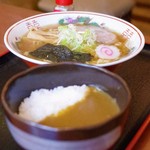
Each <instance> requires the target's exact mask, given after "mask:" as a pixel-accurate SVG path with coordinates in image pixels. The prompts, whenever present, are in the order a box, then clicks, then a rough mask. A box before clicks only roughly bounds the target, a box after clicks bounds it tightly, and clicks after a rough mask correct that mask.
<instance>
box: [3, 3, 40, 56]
mask: <svg viewBox="0 0 150 150" xmlns="http://www.w3.org/2000/svg"><path fill="white" fill-rule="evenodd" d="M38 13H41V12H40V11H33V10H30V9H25V8H20V7H16V6H12V5H6V4H2V3H0V14H1V15H0V30H1V31H0V56H2V55H4V54H6V53H7V52H8V50H7V49H6V47H5V45H4V42H3V41H4V40H3V39H4V33H5V32H6V30H7V29H8V28H9V27H10V26H11V25H12V24H14V23H16V22H17V21H19V20H21V19H24V18H26V17H29V16H31V15H36V14H38Z"/></svg>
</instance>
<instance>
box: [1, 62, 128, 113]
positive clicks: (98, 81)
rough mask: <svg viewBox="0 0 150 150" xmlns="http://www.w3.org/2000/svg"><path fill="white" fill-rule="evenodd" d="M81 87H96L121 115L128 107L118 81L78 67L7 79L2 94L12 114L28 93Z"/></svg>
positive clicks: (104, 73)
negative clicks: (119, 110) (111, 98)
mask: <svg viewBox="0 0 150 150" xmlns="http://www.w3.org/2000/svg"><path fill="white" fill-rule="evenodd" d="M83 84H86V85H96V86H98V87H100V88H101V89H102V90H103V91H105V92H107V93H108V94H110V95H111V96H112V97H113V98H116V100H117V103H118V104H119V107H120V109H121V112H123V111H124V110H125V109H126V108H127V106H128V104H129V99H130V94H129V90H128V87H127V85H126V84H125V83H124V81H123V80H122V79H121V78H120V77H118V76H116V75H114V74H112V73H110V72H108V71H106V70H102V69H100V68H98V67H96V68H95V67H94V66H88V65H81V64H78V65H77V64H76V65H73V64H67V63H65V64H64V63H62V64H59V65H51V66H49V65H48V66H47V65H46V66H42V67H37V68H36V69H35V68H34V69H30V70H27V71H25V72H23V73H20V74H18V75H16V76H14V77H13V78H12V79H10V80H9V82H8V84H7V86H6V89H5V90H6V91H5V92H4V93H3V94H4V97H5V103H6V104H7V105H8V107H9V109H10V110H11V111H12V112H14V113H15V112H17V110H18V106H19V105H20V103H21V101H22V100H23V99H24V98H25V97H28V96H29V95H30V93H31V91H34V90H36V89H41V88H46V89H52V88H55V87H57V86H64V87H66V86H69V85H83Z"/></svg>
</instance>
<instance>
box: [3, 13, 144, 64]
mask: <svg viewBox="0 0 150 150" xmlns="http://www.w3.org/2000/svg"><path fill="white" fill-rule="evenodd" d="M4 42H5V45H6V47H7V48H8V49H9V50H10V51H11V52H12V53H14V54H15V55H17V56H18V57H20V58H22V59H24V60H26V61H28V62H32V63H34V64H49V63H59V62H77V63H85V64H91V65H97V66H101V67H108V66H112V65H116V64H119V63H121V62H124V61H127V60H129V59H131V58H133V57H134V56H136V55H137V54H138V53H139V52H140V51H141V50H142V48H143V46H144V43H145V42H144V36H143V34H142V33H141V31H140V30H139V29H137V28H136V27H135V26H133V25H132V24H130V23H129V22H127V21H124V20H122V19H119V18H117V17H113V16H109V15H106V14H99V13H94V12H82V11H73V12H71V11H69V12H51V13H44V14H39V15H35V16H31V17H29V18H26V19H23V20H21V21H19V22H17V23H16V24H14V25H12V26H11V27H10V28H9V29H8V30H7V31H6V33H5V36H4Z"/></svg>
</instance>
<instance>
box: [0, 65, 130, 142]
mask: <svg viewBox="0 0 150 150" xmlns="http://www.w3.org/2000/svg"><path fill="white" fill-rule="evenodd" d="M59 65H76V66H79V67H80V66H81V67H90V68H92V69H97V70H99V71H101V72H103V73H105V74H107V75H110V76H112V77H113V78H115V79H117V80H119V81H120V82H121V84H122V85H123V86H124V88H125V90H126V92H127V94H128V98H127V104H126V106H125V107H124V108H123V109H122V110H121V111H120V113H119V114H117V115H116V116H114V117H112V118H111V119H109V120H108V121H105V122H104V123H101V124H96V125H92V126H87V127H81V128H56V127H49V126H45V125H41V124H38V123H36V122H33V121H29V120H26V119H23V118H21V117H19V116H17V115H16V114H15V113H13V112H12V111H11V110H10V108H9V106H8V104H7V102H6V101H7V100H6V98H5V95H6V93H7V90H8V88H9V85H11V83H12V82H14V81H15V80H17V78H19V77H22V76H26V75H27V74H28V73H32V71H34V70H36V69H40V68H47V67H48V68H51V67H55V66H59ZM130 101H131V93H130V90H129V87H128V85H127V83H126V82H125V80H124V79H123V78H121V77H120V76H119V75H117V74H115V73H113V72H111V71H108V70H106V69H104V68H101V67H97V66H95V65H88V64H81V63H68V62H64V63H56V64H48V65H42V66H36V67H33V68H29V69H27V70H24V71H22V72H19V73H17V74H15V75H14V76H12V77H11V78H10V79H9V80H8V81H7V82H6V83H5V85H4V87H3V89H2V93H1V103H2V106H3V109H4V112H5V113H4V114H5V115H6V117H7V118H8V119H9V120H10V121H11V122H12V124H14V125H15V126H17V127H18V128H21V129H22V130H24V131H26V132H28V133H32V134H35V135H36V133H34V131H31V130H32V129H37V130H41V131H44V132H47V131H49V132H51V133H52V134H53V133H60V134H62V135H63V134H64V135H65V134H66V133H69V134H70V133H72V134H74V133H75V132H77V133H80V132H88V133H92V132H93V131H94V130H96V131H98V130H99V128H101V129H102V130H101V131H98V132H97V133H96V134H92V135H91V136H90V137H95V136H97V135H102V134H104V133H106V131H107V132H108V131H111V130H112V129H114V128H115V127H116V126H117V125H118V122H121V121H123V122H124V123H125V120H126V119H124V118H123V116H124V115H125V116H126V115H127V113H128V109H129V105H130ZM108 123H111V125H112V126H111V127H110V126H106V125H107V124H108ZM124 123H123V124H124ZM28 127H31V128H30V129H28ZM41 136H42V137H44V138H47V137H49V138H53V139H57V138H58V139H60V140H62V139H63V140H68V138H64V137H52V136H51V135H44V134H41ZM74 138H75V137H74ZM74 138H73V139H72V140H76V138H75V139H74ZM80 138H81V140H82V139H85V138H89V135H87V137H82V136H81V137H80ZM58 139H57V140H58ZM69 140H70V139H69Z"/></svg>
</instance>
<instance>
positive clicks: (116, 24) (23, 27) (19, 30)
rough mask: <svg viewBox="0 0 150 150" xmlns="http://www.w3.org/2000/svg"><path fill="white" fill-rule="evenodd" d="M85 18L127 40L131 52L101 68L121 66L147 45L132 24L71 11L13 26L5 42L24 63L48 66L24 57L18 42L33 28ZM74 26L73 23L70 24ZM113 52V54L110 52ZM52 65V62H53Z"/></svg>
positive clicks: (26, 19) (27, 20)
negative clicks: (68, 19)
mask: <svg viewBox="0 0 150 150" xmlns="http://www.w3.org/2000/svg"><path fill="white" fill-rule="evenodd" d="M79 17H81V18H82V17H83V18H84V19H85V18H89V19H91V21H90V22H89V23H96V24H98V25H100V26H102V27H103V28H106V29H109V30H111V31H113V32H116V33H117V34H120V35H121V36H123V37H125V38H126V39H127V42H126V47H128V49H129V50H130V51H129V53H128V54H127V55H125V56H124V57H121V58H119V59H116V60H114V61H111V62H106V63H96V64H94V65H97V66H99V67H109V68H110V67H113V66H115V65H118V64H121V63H123V62H125V61H128V60H130V59H132V58H133V57H135V56H136V55H137V54H139V53H140V52H141V50H142V48H143V46H144V44H145V40H144V36H143V34H142V33H141V31H140V30H139V29H138V28H137V27H135V26H134V25H132V24H131V23H129V22H127V21H125V20H123V19H120V18H117V17H114V16H110V15H106V14H100V13H94V12H84V11H69V12H51V13H44V14H39V15H35V16H31V17H29V18H25V19H23V20H21V21H19V22H17V23H15V24H14V25H12V26H11V27H10V28H9V29H8V30H7V31H6V33H5V36H4V42H5V45H6V47H7V48H8V50H9V51H11V52H12V53H13V54H15V55H16V56H18V57H20V58H21V59H23V60H24V61H26V62H28V64H29V63H32V64H36V65H42V64H48V63H50V62H45V61H42V60H38V59H35V58H31V57H27V56H25V55H23V54H22V53H21V52H20V50H19V49H18V47H17V45H16V42H17V41H18V39H20V38H21V37H22V36H23V35H24V34H26V33H27V32H28V31H29V29H31V28H33V27H34V28H41V27H43V26H47V25H50V24H57V23H58V22H59V21H60V20H61V19H66V18H71V19H72V20H77V18H79ZM70 24H72V23H70ZM110 51H111V52H110ZM104 53H105V55H108V54H110V53H112V49H109V52H108V49H107V50H106V51H105V52H104ZM51 63H52V62H51Z"/></svg>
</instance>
